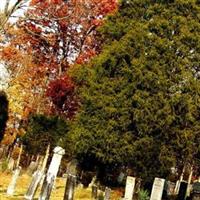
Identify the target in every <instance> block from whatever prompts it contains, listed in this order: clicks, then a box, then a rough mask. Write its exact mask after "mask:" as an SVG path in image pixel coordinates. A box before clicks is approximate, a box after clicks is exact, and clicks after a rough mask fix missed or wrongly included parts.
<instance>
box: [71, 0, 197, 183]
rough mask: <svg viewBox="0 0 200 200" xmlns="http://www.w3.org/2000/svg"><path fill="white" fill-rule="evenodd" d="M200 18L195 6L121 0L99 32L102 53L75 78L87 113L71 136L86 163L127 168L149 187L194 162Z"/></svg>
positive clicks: (177, 0)
mask: <svg viewBox="0 0 200 200" xmlns="http://www.w3.org/2000/svg"><path fill="white" fill-rule="evenodd" d="M199 12H200V5H199V2H198V1H193V0H189V1H184V0H169V1H162V0H144V1H140V0H128V1H127V0H122V1H121V4H120V6H119V11H118V12H117V13H116V14H115V15H113V16H110V17H109V18H108V20H107V21H106V23H105V24H104V26H103V27H101V28H100V30H99V31H100V33H101V34H102V38H103V39H104V41H105V43H104V49H103V52H102V53H101V54H100V55H99V56H97V57H96V58H95V59H93V61H92V62H91V63H90V64H89V65H85V66H84V67H83V66H81V67H79V66H77V67H76V68H75V69H74V70H73V71H72V74H73V78H74V79H75V81H76V84H77V85H79V86H80V88H79V90H78V91H77V92H78V93H79V94H80V100H81V103H82V106H81V109H80V113H79V114H78V115H77V117H76V120H75V121H74V124H73V127H72V129H71V135H72V137H73V138H74V141H75V144H74V147H75V152H76V155H77V157H79V158H80V159H82V163H84V162H87V163H89V162H88V160H90V161H91V162H90V163H91V166H92V165H94V166H95V165H96V166H98V165H104V166H109V165H111V166H113V168H116V166H120V167H121V166H128V167H131V168H132V169H133V174H135V175H136V176H137V177H141V178H143V179H144V180H145V181H146V182H149V181H152V180H153V178H154V177H157V176H158V177H167V176H168V175H169V174H170V171H171V167H174V166H175V167H177V168H179V167H181V166H183V165H184V164H185V163H195V159H196V158H198V152H199V136H198V135H199V130H200V129H199V128H200V123H199V119H200V80H199V69H200V68H199V62H198V61H199V58H200V54H199V53H200V46H199V44H200V36H199V30H200V24H199ZM92 161H93V162H92ZM120 167H118V168H120Z"/></svg>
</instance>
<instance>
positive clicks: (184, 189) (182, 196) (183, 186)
mask: <svg viewBox="0 0 200 200" xmlns="http://www.w3.org/2000/svg"><path fill="white" fill-rule="evenodd" d="M186 192H187V182H185V181H181V183H180V188H179V193H178V197H177V200H184V199H185V198H186Z"/></svg>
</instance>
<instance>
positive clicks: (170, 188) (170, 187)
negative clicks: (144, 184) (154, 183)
mask: <svg viewBox="0 0 200 200" xmlns="http://www.w3.org/2000/svg"><path fill="white" fill-rule="evenodd" d="M175 186H176V184H175V183H174V182H171V181H168V182H167V195H168V196H170V195H173V194H174V190H175Z"/></svg>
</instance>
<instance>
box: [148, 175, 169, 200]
mask: <svg viewBox="0 0 200 200" xmlns="http://www.w3.org/2000/svg"><path fill="white" fill-rule="evenodd" d="M164 183H165V179H162V178H155V179H154V182H153V188H152V191H151V197H150V200H161V199H162V194H163V188H164Z"/></svg>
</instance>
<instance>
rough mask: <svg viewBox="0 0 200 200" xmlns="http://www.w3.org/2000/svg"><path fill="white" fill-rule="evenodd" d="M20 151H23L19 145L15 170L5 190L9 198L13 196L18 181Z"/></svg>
mask: <svg viewBox="0 0 200 200" xmlns="http://www.w3.org/2000/svg"><path fill="white" fill-rule="evenodd" d="M22 150H23V146H22V145H21V147H20V151H19V155H18V159H17V163H16V169H15V171H14V174H13V176H12V180H11V182H10V184H9V186H8V189H7V195H9V196H10V195H13V194H14V191H15V187H16V183H17V179H18V177H19V174H20V171H21V167H20V166H19V163H20V159H21V155H22Z"/></svg>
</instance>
